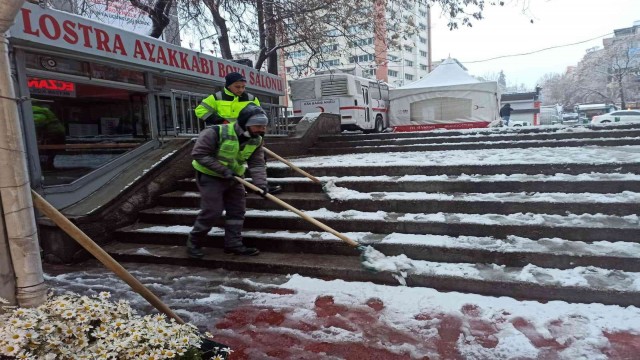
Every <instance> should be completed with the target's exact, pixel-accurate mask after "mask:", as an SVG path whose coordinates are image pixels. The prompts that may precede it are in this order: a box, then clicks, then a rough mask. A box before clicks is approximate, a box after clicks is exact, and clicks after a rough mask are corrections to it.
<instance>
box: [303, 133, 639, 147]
mask: <svg viewBox="0 0 640 360" xmlns="http://www.w3.org/2000/svg"><path fill="white" fill-rule="evenodd" d="M413 134H414V135H413V136H410V137H409V136H407V137H387V138H375V139H371V138H359V139H351V138H350V137H348V136H343V137H342V138H337V139H336V138H325V137H321V138H320V139H319V140H320V141H318V142H317V143H316V144H315V147H317V148H341V147H350V146H353V147H355V146H390V145H396V146H397V145H414V144H430V145H431V144H455V143H473V142H483V143H488V142H505V141H517V142H530V141H545V140H547V141H548V140H554V141H557V140H578V139H593V140H601V139H619V138H629V137H639V136H640V130H639V129H624V130H611V131H582V132H555V133H529V134H520V133H495V134H490V135H487V134H478V133H472V134H469V135H457V136H439V137H426V136H420V135H421V134H417V133H413Z"/></svg>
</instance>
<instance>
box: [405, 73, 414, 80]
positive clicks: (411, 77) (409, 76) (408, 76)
mask: <svg viewBox="0 0 640 360" xmlns="http://www.w3.org/2000/svg"><path fill="white" fill-rule="evenodd" d="M404 79H405V80H413V75H411V74H404Z"/></svg>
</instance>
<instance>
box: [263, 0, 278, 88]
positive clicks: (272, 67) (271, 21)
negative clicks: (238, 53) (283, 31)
mask: <svg viewBox="0 0 640 360" xmlns="http://www.w3.org/2000/svg"><path fill="white" fill-rule="evenodd" d="M264 17H265V25H266V29H265V30H266V35H267V49H268V51H269V55H268V60H267V61H268V62H267V72H268V73H269V74H275V75H278V52H277V51H276V50H275V49H276V45H277V39H276V29H277V26H276V25H277V24H276V20H275V14H274V12H273V2H272V1H267V2H266V3H265V5H264Z"/></svg>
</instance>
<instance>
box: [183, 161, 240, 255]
mask: <svg viewBox="0 0 640 360" xmlns="http://www.w3.org/2000/svg"><path fill="white" fill-rule="evenodd" d="M196 183H197V184H198V189H200V212H199V213H198V217H197V218H196V222H195V224H193V229H192V230H191V232H190V233H189V238H190V240H191V243H192V244H193V245H195V246H196V247H200V246H202V243H203V241H204V240H205V239H206V237H207V234H208V233H209V231H210V230H211V228H212V227H213V225H214V224H215V222H216V220H218V219H219V218H220V217H221V216H222V211H223V210H226V214H225V222H224V247H225V248H233V247H238V246H242V226H243V225H244V213H245V209H246V199H245V196H246V194H245V189H244V186H243V185H242V184H240V183H239V182H237V181H235V180H234V179H223V178H219V177H216V176H209V175H207V174H203V173H201V172H199V171H196Z"/></svg>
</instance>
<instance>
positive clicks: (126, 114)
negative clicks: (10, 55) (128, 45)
mask: <svg viewBox="0 0 640 360" xmlns="http://www.w3.org/2000/svg"><path fill="white" fill-rule="evenodd" d="M27 69H28V70H40V71H39V72H38V75H39V76H38V77H35V76H30V77H28V79H27V81H28V87H29V92H30V97H31V99H32V102H31V103H32V110H33V121H34V123H35V128H36V138H37V142H38V151H39V156H40V165H41V168H42V173H43V184H44V185H45V186H47V185H60V184H68V183H71V182H73V181H74V180H76V179H78V178H80V177H82V176H84V175H86V174H87V173H89V172H91V171H93V170H95V169H97V168H99V167H101V166H103V165H104V164H106V163H108V162H109V161H111V160H113V159H114V158H116V157H118V156H120V155H122V154H123V153H125V152H127V151H130V150H132V149H134V148H136V147H138V146H139V145H141V144H142V143H144V142H146V141H148V140H149V139H150V137H151V134H150V129H149V114H148V110H147V109H148V106H147V94H146V93H145V92H141V91H133V90H127V89H123V88H117V87H109V86H106V85H104V84H101V83H99V82H96V84H90V83H86V82H74V81H68V80H61V79H64V78H65V77H64V76H60V74H69V75H75V76H78V75H80V76H83V77H89V78H91V79H100V80H110V81H121V82H124V83H127V84H135V85H143V84H144V74H143V73H141V72H136V71H131V70H126V69H118V68H114V67H109V66H106V65H99V64H93V63H89V62H83V61H77V60H72V59H59V58H55V57H52V56H43V55H37V54H28V56H27ZM42 70H47V71H51V72H52V74H51V75H52V76H51V77H48V76H47V77H43V76H40V75H41V74H42ZM53 72H55V73H53ZM56 77H57V78H56Z"/></svg>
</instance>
